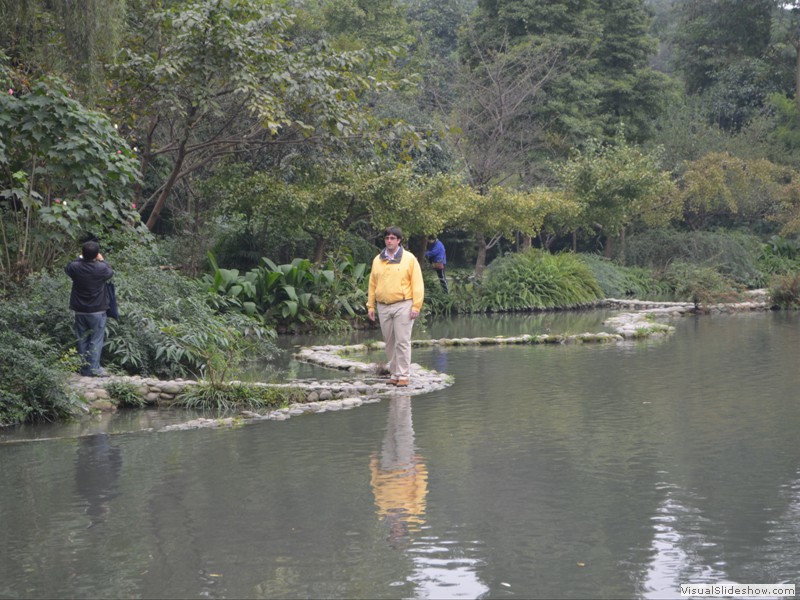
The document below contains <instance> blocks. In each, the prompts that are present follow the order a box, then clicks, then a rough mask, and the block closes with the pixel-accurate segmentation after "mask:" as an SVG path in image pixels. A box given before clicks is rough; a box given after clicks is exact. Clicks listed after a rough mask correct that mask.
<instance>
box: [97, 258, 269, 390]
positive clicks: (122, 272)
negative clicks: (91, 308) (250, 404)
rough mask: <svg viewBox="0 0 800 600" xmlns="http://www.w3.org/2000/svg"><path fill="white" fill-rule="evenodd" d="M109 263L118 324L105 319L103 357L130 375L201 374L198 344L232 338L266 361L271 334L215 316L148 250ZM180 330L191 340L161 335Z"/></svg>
mask: <svg viewBox="0 0 800 600" xmlns="http://www.w3.org/2000/svg"><path fill="white" fill-rule="evenodd" d="M122 258H123V257H122V256H120V257H118V258H117V259H116V260H114V261H112V259H111V258H109V262H112V265H113V267H114V269H115V275H114V278H115V280H116V287H117V299H118V302H119V305H120V319H119V321H113V320H109V322H108V331H109V335H108V337H107V339H106V346H105V350H104V353H105V357H106V358H107V359H108V360H110V361H111V362H112V364H115V365H118V366H119V367H120V368H122V369H124V370H125V371H127V372H129V373H140V374H145V375H157V376H161V377H176V376H182V375H192V374H198V373H200V372H202V371H203V369H204V363H203V360H204V359H203V356H201V354H202V353H201V352H200V351H199V349H198V339H199V338H203V336H205V337H204V338H203V339H205V342H206V343H207V345H208V350H209V352H211V349H212V347H225V346H228V345H230V344H232V343H233V338H234V337H238V336H244V337H245V338H247V339H248V340H250V341H251V342H252V347H251V354H250V355H251V356H258V357H268V356H269V355H270V354H271V353H272V352H273V351H274V346H273V344H272V343H271V341H270V340H271V339H272V338H273V337H274V330H273V329H271V328H268V327H265V326H264V325H263V324H261V323H260V322H258V321H255V320H253V319H251V318H249V317H247V316H246V315H243V314H238V313H231V314H219V313H218V312H216V311H215V310H214V308H213V307H210V306H209V305H208V303H207V302H206V292H205V291H204V290H203V289H202V288H201V286H199V285H198V283H197V282H196V281H195V280H192V279H189V278H187V277H183V276H182V275H180V274H179V273H177V272H176V271H173V270H171V269H163V268H161V266H160V264H159V263H160V262H161V261H162V260H163V258H162V257H161V256H159V255H158V254H157V253H156V252H154V251H153V250H151V249H147V248H131V249H129V250H128V251H126V253H125V260H122ZM176 328H177V330H180V331H182V332H184V334H185V335H188V330H189V329H191V330H192V331H193V332H194V334H195V335H194V336H193V337H191V339H190V338H188V337H187V338H186V339H183V340H182V338H181V335H166V334H165V332H175V331H176Z"/></svg>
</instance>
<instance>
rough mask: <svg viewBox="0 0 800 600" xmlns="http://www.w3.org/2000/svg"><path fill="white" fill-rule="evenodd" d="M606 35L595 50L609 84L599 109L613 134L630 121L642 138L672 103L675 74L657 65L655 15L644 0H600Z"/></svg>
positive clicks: (630, 133)
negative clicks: (652, 62)
mask: <svg viewBox="0 0 800 600" xmlns="http://www.w3.org/2000/svg"><path fill="white" fill-rule="evenodd" d="M600 15H601V20H602V24H603V34H602V39H601V41H600V42H599V45H598V48H597V50H596V53H595V56H596V57H597V70H596V73H597V74H599V75H600V76H601V77H602V79H603V81H604V85H603V86H601V87H600V89H599V92H598V97H599V100H600V105H599V107H598V111H599V113H600V115H602V116H603V118H604V120H605V133H606V135H607V136H608V137H609V138H611V137H613V136H614V135H615V134H616V132H617V129H618V127H619V126H620V123H624V127H625V132H626V135H627V137H628V139H630V140H632V141H634V142H642V141H644V140H646V139H648V138H649V137H650V136H651V135H652V127H653V116H654V115H658V114H660V113H661V112H662V111H663V109H664V107H665V106H666V105H667V104H668V102H669V100H670V96H672V97H673V98H674V97H675V93H674V90H671V87H672V84H671V81H670V79H669V78H668V77H667V76H665V75H663V74H662V73H659V72H657V71H655V70H654V69H652V68H651V67H650V65H649V60H650V57H651V56H653V54H654V53H655V49H656V46H655V40H654V39H653V38H652V37H650V35H649V31H650V26H651V23H650V17H649V16H648V14H647V12H646V10H645V7H644V1H643V0H600Z"/></svg>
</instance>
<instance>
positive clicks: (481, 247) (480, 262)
mask: <svg viewBox="0 0 800 600" xmlns="http://www.w3.org/2000/svg"><path fill="white" fill-rule="evenodd" d="M475 242H476V244H477V246H478V257H477V258H476V259H475V278H476V279H477V280H478V281H481V280H482V279H483V271H484V270H485V269H486V238H485V237H483V233H476V234H475Z"/></svg>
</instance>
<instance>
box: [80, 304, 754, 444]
mask: <svg viewBox="0 0 800 600" xmlns="http://www.w3.org/2000/svg"><path fill="white" fill-rule="evenodd" d="M751 295H752V300H751V301H749V302H739V303H733V304H716V305H712V306H710V307H704V312H705V313H712V314H713V313H733V312H749V311H763V310H768V309H769V308H770V307H769V304H768V302H767V298H766V294H765V293H764V292H763V291H756V292H752V293H751ZM596 307H597V308H607V309H608V308H610V309H619V310H622V311H626V312H621V313H620V314H618V315H615V316H613V317H609V318H608V319H606V321H605V322H604V325H605V326H606V327H608V328H609V329H610V330H611V331H602V332H596V333H589V332H587V333H579V334H574V335H549V334H543V335H527V334H525V335H520V336H515V337H501V336H498V337H478V338H455V339H453V338H449V339H439V340H412V346H413V347H414V348H424V347H433V346H439V347H452V346H491V345H494V346H500V345H504V346H505V345H515V344H517V345H519V344H592V343H596V344H607V343H626V342H630V341H632V340H638V339H645V338H653V337H659V336H665V335H669V334H671V333H673V332H674V331H675V328H674V327H673V326H672V325H669V324H668V323H666V322H664V321H669V320H671V319H675V318H677V317H680V316H683V315H686V314H694V313H695V307H694V305H693V304H691V303H684V302H647V301H641V300H616V299H606V300H603V301H601V302H599V303H598V304H597V305H596ZM383 349H384V343H383V342H374V343H371V344H356V345H350V346H336V345H327V346H310V347H305V348H301V349H300V350H299V351H298V352H297V353H296V354H295V355H294V358H295V359H296V360H299V361H301V362H306V363H311V364H315V365H319V366H322V367H326V368H329V369H336V370H339V371H343V372H346V373H348V375H349V378H343V379H339V380H325V381H317V380H302V381H292V382H288V383H283V384H267V383H256V384H250V385H257V386H265V387H273V388H281V387H283V388H287V389H293V390H301V391H302V392H303V393H304V394H305V400H304V401H303V402H299V403H295V404H292V405H290V406H289V407H288V408H280V409H276V410H270V411H267V412H264V413H259V412H256V411H250V410H242V411H240V412H239V414H238V415H236V416H232V417H224V418H219V419H206V418H198V419H192V420H190V421H187V422H185V423H178V424H174V425H168V426H165V427H163V428H161V429H159V430H158V431H175V430H185V429H197V428H200V427H204V428H217V427H233V426H238V425H240V424H242V423H245V422H255V421H264V420H270V421H284V420H286V419H289V418H291V417H293V416H300V415H305V414H309V413H324V412H331V411H339V410H349V409H351V408H356V407H358V406H361V405H363V404H370V403H374V402H380V400H381V399H383V398H391V397H392V396H416V395H420V394H427V393H429V392H432V391H434V390H439V389H443V388H446V387H448V386H450V385H452V384H453V378H452V377H450V376H449V375H447V374H445V373H439V372H437V371H433V370H431V369H425V368H423V367H421V366H420V365H418V364H416V363H413V364H412V365H411V382H410V384H409V386H408V387H407V388H396V387H394V386H391V385H389V384H388V382H387V377H386V376H381V375H379V374H378V372H377V371H378V368H379V367H378V365H377V364H376V363H365V362H362V361H359V360H355V359H352V358H348V355H352V354H359V355H363V354H367V353H371V352H375V351H379V352H381V358H382V357H383V354H382V351H383ZM115 381H120V382H126V383H129V384H132V385H133V386H134V387H135V389H136V392H137V393H138V394H139V395H140V396H141V397H142V398H143V399H144V400H145V401H146V402H147V403H148V404H164V405H168V404H170V403H171V402H173V401H174V400H175V398H176V397H177V396H178V395H179V394H180V393H181V392H182V391H183V390H184V389H185V388H186V387H187V386H191V385H196V384H197V382H196V381H192V380H186V379H176V380H171V381H163V380H159V379H153V378H145V377H139V376H123V375H111V376H109V377H81V376H78V375H74V376H73V377H72V378H71V380H70V385H71V386H72V387H73V388H74V389H75V390H76V391H77V392H78V393H80V394H81V395H82V396H83V397H84V398H85V399H86V401H87V410H92V409H93V410H101V411H102V410H115V409H116V404H115V403H114V401H113V399H112V398H111V396H110V394H109V391H108V389H107V386H108V384H109V383H110V382H115ZM231 383H237V382H231Z"/></svg>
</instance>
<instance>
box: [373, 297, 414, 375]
mask: <svg viewBox="0 0 800 600" xmlns="http://www.w3.org/2000/svg"><path fill="white" fill-rule="evenodd" d="M412 305H413V302H412V301H411V300H401V301H400V302H395V303H394V304H381V303H380V302H378V319H379V320H380V323H381V333H382V334H383V341H384V342H385V343H386V358H388V359H389V365H388V366H389V374H390V375H391V376H392V377H396V378H398V379H408V378H409V376H410V375H411V329H412V327H414V319H412V318H411V306H412Z"/></svg>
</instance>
